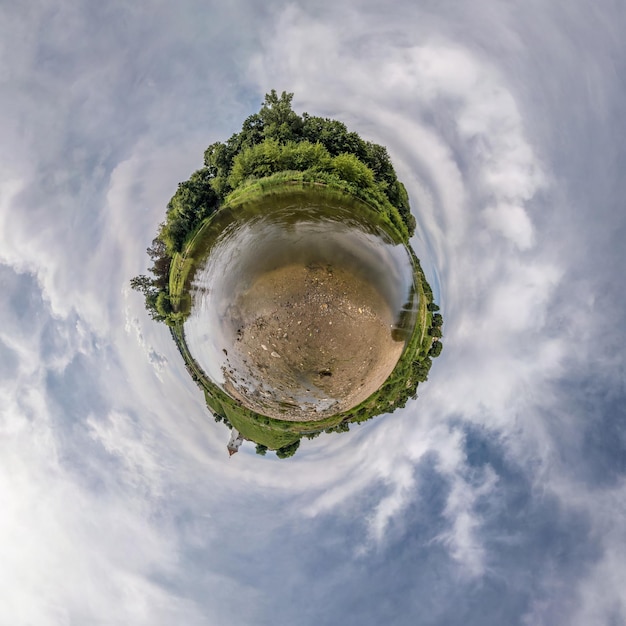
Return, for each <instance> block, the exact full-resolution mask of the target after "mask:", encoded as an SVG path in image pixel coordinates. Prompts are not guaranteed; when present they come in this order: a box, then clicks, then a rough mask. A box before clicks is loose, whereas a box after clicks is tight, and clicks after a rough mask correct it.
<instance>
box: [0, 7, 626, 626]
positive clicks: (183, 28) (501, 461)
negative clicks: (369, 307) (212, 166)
mask: <svg viewBox="0 0 626 626" xmlns="http://www.w3.org/2000/svg"><path fill="white" fill-rule="evenodd" d="M29 6H30V8H29V10H28V11H26V10H25V9H24V8H23V7H21V5H20V6H15V7H12V8H6V7H5V8H4V9H2V10H1V12H2V18H3V19H0V25H1V26H0V28H1V29H2V32H1V34H2V36H1V37H0V41H1V42H2V44H1V45H2V52H1V53H0V70H1V73H0V81H1V83H0V84H1V85H2V86H1V87H0V89H1V90H2V93H4V94H10V95H11V97H10V98H9V97H6V98H0V115H1V116H2V120H3V124H2V125H1V126H0V139H1V140H2V145H3V146H5V150H4V151H3V153H2V154H1V155H0V163H1V165H2V168H1V172H2V173H1V174H0V284H1V285H2V287H3V295H4V298H3V301H2V303H1V304H0V312H1V319H2V328H0V400H1V405H0V406H1V408H0V433H1V434H0V493H1V494H3V495H2V511H3V513H2V515H0V537H2V539H0V555H1V556H2V558H1V559H0V561H1V562H2V565H1V566H0V579H1V580H2V581H3V584H2V585H0V588H1V589H2V591H1V592H0V596H1V597H2V603H3V607H4V608H3V615H4V616H5V619H7V620H8V623H9V622H10V623H11V624H37V625H39V624H42V625H47V624H69V623H74V622H77V623H85V624H88V623H98V622H105V623H112V624H117V623H120V624H122V623H124V624H172V623H179V622H180V623H183V622H184V623H189V624H220V623H232V624H251V623H255V624H269V623H296V624H312V623H316V624H319V623H329V624H332V623H339V622H343V623H355V624H356V623H359V624H381V623H390V624H412V625H413V624H503V623H510V624H533V625H538V624H564V625H565V624H568V625H570V624H574V625H581V626H582V625H587V624H607V625H608V624H616V623H621V622H622V621H625V620H626V595H625V594H624V591H623V584H622V583H621V581H623V579H624V574H625V573H626V572H624V567H623V566H622V563H624V562H626V535H625V533H624V530H623V528H624V524H623V519H624V513H625V512H624V507H623V502H624V501H625V500H624V498H625V475H626V466H625V464H624V461H623V459H624V458H625V455H624V453H625V451H626V438H625V436H624V428H623V417H624V409H623V407H624V395H625V391H624V389H625V386H624V357H623V354H622V352H623V351H622V350H621V346H622V345H623V343H624V339H625V338H624V336H623V335H624V331H623V311H624V296H623V294H622V293H621V292H620V290H619V288H618V287H617V286H618V285H619V284H620V282H619V281H620V278H621V271H622V268H623V266H624V262H625V261H626V258H625V255H624V252H623V251H622V249H623V246H621V239H622V235H623V233H624V226H625V225H624V216H623V210H622V198H623V197H624V195H625V192H626V188H625V186H626V184H625V183H624V182H623V180H622V178H623V177H621V169H623V167H622V166H623V163H624V161H625V159H624V147H623V146H624V145H625V144H624V142H623V141H622V139H623V136H624V129H625V126H624V121H623V120H624V119H626V116H624V113H625V111H624V104H623V103H624V102H625V101H626V99H625V98H624V94H625V93H626V85H625V84H624V79H623V76H626V71H625V70H626V68H625V67H624V66H625V65H626V53H625V51H624V48H623V44H622V43H621V33H622V32H623V28H624V26H626V24H624V16H623V15H621V14H620V13H619V11H618V9H617V8H616V7H615V6H613V5H611V3H609V2H600V4H598V5H594V7H591V6H589V5H588V3H585V2H574V3H570V4H569V5H568V7H567V10H565V8H560V7H552V6H545V4H543V3H538V2H531V3H530V4H528V5H525V6H524V7H512V6H509V5H505V4H501V3H500V4H499V3H493V2H478V3H472V5H471V7H470V6H469V5H468V6H465V5H463V4H462V3H444V4H440V5H436V6H430V5H428V4H427V3H422V2H418V3H408V2H407V3H399V4H397V5H396V6H394V10H393V11H390V10H389V7H388V6H387V5H385V4H384V3H376V2H369V1H365V0H364V1H354V2H350V3H342V4H340V5H337V3H321V4H319V5H317V6H316V7H309V6H307V5H306V4H305V3H290V4H283V3H278V2H276V3H266V4H264V6H263V7H262V8H261V7H257V6H256V5H255V4H254V3H251V2H249V1H246V0H241V1H240V2H237V3H234V4H233V3H229V4H228V6H227V7H226V6H218V5H213V4H211V5H210V6H206V5H203V4H202V3H196V2H184V3H183V4H182V5H180V6H178V5H177V7H173V6H172V7H168V6H166V5H164V4H162V3H156V4H150V3H147V4H142V3H139V4H136V5H134V6H133V8H132V9H131V8H128V7H127V6H126V5H125V4H124V3H119V4H118V3H113V4H111V3H108V4H107V5H106V7H105V6H103V7H100V8H98V7H95V6H92V4H91V3H80V2H79V3H63V2H57V3H53V5H50V4H49V3H39V4H36V3H35V4H32V3H31V4H30V5H29ZM272 88H276V89H278V90H281V89H285V90H288V91H293V92H294V93H295V98H294V107H295V108H296V109H297V110H299V111H301V110H306V111H308V112H309V113H311V114H319V115H326V116H329V117H336V118H339V119H341V120H343V121H345V122H346V123H347V124H348V126H349V127H350V128H353V129H354V130H356V131H357V132H359V133H360V134H361V135H362V136H364V137H366V138H368V139H371V140H373V141H376V142H379V143H382V144H384V145H386V146H387V147H388V149H389V151H390V154H391V156H392V159H393V161H394V164H396V166H397V170H398V172H399V175H400V178H401V179H402V180H403V181H404V182H405V184H406V186H407V189H408V190H409V194H410V197H411V203H412V207H413V211H414V213H415V215H416V218H417V221H418V229H417V234H416V237H415V240H414V246H415V248H416V250H417V251H418V256H420V258H421V259H422V262H423V265H424V267H425V268H426V271H427V274H428V276H429V278H430V279H431V280H432V283H433V285H434V286H435V287H436V291H437V296H438V299H439V301H440V302H441V304H442V308H443V309H444V318H445V322H446V324H445V327H444V334H445V340H444V341H445V349H444V352H443V354H442V356H441V357H440V358H439V359H438V360H437V362H436V363H435V366H434V367H433V370H432V373H431V376H430V380H429V381H428V382H427V383H426V384H424V385H422V386H420V397H419V398H418V400H417V401H415V402H413V403H410V404H409V405H408V406H407V407H406V409H404V410H402V411H399V412H396V413H394V414H393V415H391V416H388V417H386V418H381V419H378V420H374V421H372V422H369V423H367V424H364V425H362V426H359V427H354V428H353V431H352V432H351V433H349V434H347V435H342V436H341V437H339V436H333V435H328V436H322V437H320V438H318V439H316V440H314V441H310V442H308V441H305V442H304V443H303V445H302V447H301V450H300V451H299V452H298V455H297V456H295V457H294V458H293V459H291V460H288V461H279V460H273V459H269V458H265V459H263V458H260V457H257V456H256V455H255V454H254V451H253V449H252V448H250V447H248V446H246V444H244V447H243V450H242V452H241V453H240V454H238V455H237V457H235V458H233V459H230V460H229V459H228V457H227V456H226V454H225V450H224V446H225V442H226V439H227V437H226V433H225V431H224V430H223V429H220V428H219V427H218V425H216V424H214V423H213V422H212V421H211V420H210V419H208V416H207V413H206V411H205V409H204V407H203V398H202V396H201V394H200V393H199V391H198V389H197V388H196V387H195V386H194V385H193V383H192V381H190V380H189V379H188V376H187V374H186V372H185V370H184V367H183V365H182V362H181V359H180V358H179V356H178V354H177V352H176V349H175V347H174V345H173V342H172V341H171V340H170V337H169V334H168V332H167V329H165V328H164V327H159V326H157V325H155V324H153V323H152V322H151V321H150V320H149V319H148V318H147V316H146V314H145V312H144V311H143V308H142V303H141V301H140V297H139V296H138V295H137V294H136V293H133V292H131V291H130V290H129V289H128V280H129V278H130V277H131V276H133V275H135V274H137V273H139V272H141V271H143V269H144V268H145V265H146V259H145V254H144V250H145V247H146V246H147V245H149V243H150V239H151V237H152V235H153V233H154V232H155V230H156V227H157V225H158V224H159V222H160V220H161V219H162V216H163V211H164V207H165V205H166V203H167V201H168V199H169V197H170V196H171V194H172V193H173V191H174V190H175V188H176V184H177V182H178V181H179V180H183V179H185V178H187V177H188V175H189V173H190V172H191V171H192V170H193V169H194V168H197V167H199V166H200V165H201V159H202V152H203V150H204V148H205V147H206V146H207V145H208V144H209V143H211V142H212V141H215V140H217V139H225V138H226V137H227V136H228V135H229V134H230V133H231V132H234V131H235V130H237V128H238V126H239V125H240V123H241V120H242V119H244V118H245V116H247V115H248V114H249V113H251V112H253V111H255V110H256V109H257V108H258V105H259V103H260V101H261V100H262V95H263V93H264V92H265V91H267V90H269V89H272ZM305 592H306V593H305ZM303 595H305V596H306V598H307V602H306V603H305V602H303V600H302V598H303ZM228 599H239V601H237V602H236V603H235V604H236V608H235V610H234V612H233V609H232V607H231V604H229V601H228Z"/></svg>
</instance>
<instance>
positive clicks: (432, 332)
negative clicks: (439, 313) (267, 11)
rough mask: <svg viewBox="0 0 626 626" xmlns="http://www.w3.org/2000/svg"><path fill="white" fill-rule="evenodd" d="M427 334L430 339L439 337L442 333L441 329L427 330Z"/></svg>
mask: <svg viewBox="0 0 626 626" xmlns="http://www.w3.org/2000/svg"><path fill="white" fill-rule="evenodd" d="M428 334H429V335H430V336H431V337H441V336H442V334H443V333H442V332H441V328H429V329H428Z"/></svg>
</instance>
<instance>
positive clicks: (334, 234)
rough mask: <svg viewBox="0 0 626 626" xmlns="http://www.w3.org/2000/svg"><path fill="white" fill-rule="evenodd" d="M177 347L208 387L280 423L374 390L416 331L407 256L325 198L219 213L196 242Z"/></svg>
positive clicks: (295, 198)
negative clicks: (198, 254)
mask: <svg viewBox="0 0 626 626" xmlns="http://www.w3.org/2000/svg"><path fill="white" fill-rule="evenodd" d="M202 249H203V258H202V259H200V260H199V261H198V262H197V268H196V271H195V274H194V276H193V280H192V282H191V289H190V293H191V299H192V300H191V301H192V304H191V313H190V315H189V317H188V319H187V321H186V322H185V336H186V339H187V345H188V347H189V350H190V352H191V354H192V356H193V357H194V358H195V360H196V361H197V363H198V364H199V365H200V366H201V367H202V369H203V370H204V372H205V373H206V374H207V376H208V377H209V378H210V379H211V380H212V381H213V382H215V383H216V384H217V385H219V386H220V387H221V388H222V389H223V390H224V391H226V392H227V393H228V394H229V395H231V396H232V397H234V398H237V399H239V400H240V401H241V402H242V403H243V404H244V405H245V406H247V407H248V408H251V409H253V410H255V411H257V412H259V413H263V414H265V415H269V416H272V417H278V418H283V419H291V420H299V419H302V420H304V419H306V420H310V419H316V418H318V417H319V418H322V417H325V416H327V415H332V414H334V413H338V412H340V411H344V410H347V409H349V408H351V407H353V406H355V405H356V404H358V403H359V402H361V401H362V400H363V399H365V398H366V397H368V396H369V395H370V394H371V393H373V392H374V391H376V389H378V387H380V386H381V385H382V384H383V383H384V381H385V380H386V378H387V377H388V376H389V374H390V373H391V371H392V370H393V367H394V366H395V364H396V362H397V360H398V358H399V357H400V355H401V354H402V350H403V348H404V344H405V340H406V337H407V336H410V332H411V330H412V328H413V325H414V323H415V312H416V309H417V296H416V289H415V285H414V271H413V265H412V262H411V257H410V255H409V253H408V251H407V249H406V248H405V246H404V245H403V244H402V243H400V242H397V241H394V239H393V237H392V236H391V234H390V233H388V232H387V231H386V230H385V229H384V227H383V224H382V223H381V222H380V220H379V219H378V217H377V215H376V214H375V213H374V212H373V211H369V210H367V209H365V208H364V205H363V204H362V203H360V202H357V201H351V200H350V199H348V200H346V197H345V196H344V195H342V196H340V197H338V196H336V195H334V194H329V193H327V192H325V190H323V189H312V190H304V191H302V190H300V191H295V192H290V193H283V194H279V195H277V196H274V197H271V198H267V197H264V198H263V199H262V201H260V202H252V203H247V204H245V205H243V206H239V207H237V208H235V209H232V210H230V209H227V210H224V211H222V212H221V213H220V214H218V216H216V219H214V221H213V223H212V225H211V228H210V229H209V230H208V231H207V233H206V235H205V237H204V240H203V242H202Z"/></svg>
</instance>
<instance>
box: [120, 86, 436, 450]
mask: <svg viewBox="0 0 626 626" xmlns="http://www.w3.org/2000/svg"><path fill="white" fill-rule="evenodd" d="M292 98H293V94H289V93H285V92H283V93H282V94H281V95H280V96H278V95H277V94H276V92H275V91H272V92H271V93H269V94H267V95H266V96H265V101H264V103H263V105H262V107H261V109H260V111H259V112H258V113H256V114H254V115H251V116H250V117H248V118H247V119H246V120H245V121H244V123H243V126H242V129H241V131H240V132H239V133H235V134H234V135H232V136H231V137H230V138H229V139H228V140H227V141H225V142H216V143H213V144H211V145H210V146H209V147H208V148H207V150H206V151H205V153H204V166H203V167H202V168H201V169H199V170H198V171H196V172H194V173H193V174H192V175H191V177H190V178H189V180H187V181H185V182H182V183H179V185H178V189H177V190H176V193H175V194H174V196H173V197H172V198H171V200H170V201H169V203H168V205H167V211H166V217H165V221H164V222H163V223H162V224H161V225H160V227H159V232H158V234H157V236H156V237H155V239H154V240H153V242H152V245H151V246H150V247H149V248H148V250H147V252H148V255H149V257H150V259H151V261H152V265H151V267H150V268H149V273H150V275H140V276H137V277H135V278H133V279H132V280H131V286H132V287H133V288H134V289H136V290H138V291H140V292H141V293H143V295H144V297H145V305H146V309H147V310H148V312H149V313H150V315H151V317H152V318H153V319H154V320H157V321H161V322H164V323H166V324H167V325H168V326H169V327H170V331H171V334H172V337H173V338H174V341H175V342H176V345H177V346H178V349H179V351H180V353H181V355H182V356H183V359H184V361H185V364H186V367H187V370H188V372H189V374H190V375H191V376H192V378H193V379H194V380H195V381H196V383H197V384H198V385H199V386H200V387H201V388H202V389H203V391H204V394H205V399H206V403H207V406H208V407H209V409H210V410H211V412H212V413H213V415H214V416H215V419H216V421H221V422H223V423H224V424H226V425H227V426H228V427H234V428H236V429H237V430H238V431H239V432H240V433H241V434H242V435H243V437H244V438H245V439H248V440H251V441H254V442H255V443H256V444H257V446H256V452H257V454H259V455H265V454H266V452H267V450H268V449H270V450H275V451H276V455H277V456H278V457H279V458H288V457H290V456H293V454H295V452H296V450H297V449H298V446H299V444H300V439H301V438H302V437H303V436H304V437H308V438H314V437H316V436H318V435H319V434H320V433H321V432H345V431H347V430H348V429H349V423H350V422H362V421H365V420H367V419H370V418H372V417H374V416H375V415H379V414H381V413H388V412H393V411H394V410H395V409H396V408H399V407H403V406H405V404H406V402H407V401H408V399H409V398H415V397H416V395H417V387H418V384H419V383H420V382H423V381H425V380H426V379H427V377H428V374H429V371H430V367H431V365H432V360H431V359H432V358H434V357H436V356H438V355H439V354H440V353H441V350H442V344H441V342H440V341H439V340H438V339H439V338H440V337H441V336H442V330H441V327H442V325H443V318H442V316H441V315H440V314H439V313H436V311H438V310H439V307H438V306H437V305H436V304H435V303H434V302H433V294H432V291H431V289H430V286H429V284H428V282H427V281H426V278H425V276H424V273H423V271H422V268H421V266H420V264H419V261H418V259H417V258H416V257H415V255H414V253H413V251H412V250H411V249H410V246H408V241H409V238H410V236H411V235H412V234H413V232H414V230H415V218H414V217H413V216H412V215H411V212H410V207H409V199H408V195H407V193H406V190H405V188H404V185H403V184H402V183H401V182H400V181H399V180H398V178H397V176H396V173H395V171H394V169H393V166H392V164H391V160H390V158H389V155H388V153H387V150H386V148H384V147H383V146H380V145H378V144H375V143H371V142H368V141H365V140H363V139H362V138H361V137H359V135H357V134H356V133H354V132H350V131H348V129H347V128H346V126H345V124H343V123H342V122H339V121H337V120H331V119H328V118H322V117H316V116H311V115H309V114H307V113H303V114H302V115H298V114H296V113H295V112H294V111H293V110H292V108H291V102H292ZM309 186H323V187H324V188H326V189H327V190H329V192H330V191H333V192H336V193H339V194H348V195H350V196H351V197H352V198H354V199H356V200H357V201H359V202H361V203H362V204H363V207H364V210H373V211H375V212H376V214H377V215H378V216H379V218H380V220H381V221H382V223H383V224H384V225H385V228H386V230H387V231H388V232H389V233H390V234H391V235H392V236H393V237H394V239H395V240H397V241H398V242H403V243H404V244H406V245H407V248H408V250H409V252H410V253H411V256H412V260H413V265H414V270H415V276H416V281H415V283H416V289H417V291H418V294H417V296H418V301H419V310H418V312H417V322H416V323H415V324H414V325H413V326H412V328H413V330H412V333H411V336H410V337H408V338H407V342H406V347H405V349H404V351H403V353H402V356H401V357H400V359H399V361H398V363H397V364H396V367H395V369H394V370H393V372H392V373H391V375H390V376H389V377H388V379H387V380H386V381H385V384H384V385H383V386H382V387H381V388H380V389H378V390H377V391H376V392H375V393H374V394H372V395H371V396H370V397H369V398H367V399H366V400H365V401H364V402H362V403H361V404H359V405H358V406H356V407H354V408H352V409H350V410H349V411H346V412H344V413H341V414H337V415H333V416H331V417H328V418H325V419H323V420H318V421H306V422H290V421H285V420H277V419H273V418H270V417H267V416H265V415H261V414H259V413H255V412H254V411H251V410H250V409H248V408H246V407H244V406H242V404H241V403H240V402H238V401H237V400H235V399H233V398H232V397H230V396H229V395H228V394H226V393H225V392H224V391H223V390H222V389H220V388H219V387H218V386H217V385H215V384H214V383H213V382H212V381H211V380H209V379H208V377H207V376H206V375H205V373H204V372H203V370H202V369H201V368H200V366H199V365H198V363H197V362H196V361H195V360H194V359H193V357H192V356H191V354H190V352H189V349H188V347H187V344H186V342H185V336H184V329H183V322H184V320H185V318H186V316H187V315H188V313H189V310H190V306H191V302H190V298H189V282H190V279H191V277H192V276H193V272H194V270H195V267H196V264H197V263H198V262H199V261H200V260H201V259H200V257H201V251H202V241H203V237H204V235H205V233H206V232H207V231H208V230H209V229H210V228H211V225H212V222H213V220H212V217H213V216H215V215H216V213H217V212H218V211H219V210H221V209H223V208H225V207H233V206H236V205H239V204H241V203H244V202H249V201H251V200H253V199H254V198H255V197H260V196H265V195H267V194H273V193H281V192H284V191H285V190H286V189H289V188H290V189H293V188H294V187H296V188H297V187H309ZM400 326H402V324H400ZM394 332H395V331H394ZM398 332H402V329H401V328H400V329H399V330H398Z"/></svg>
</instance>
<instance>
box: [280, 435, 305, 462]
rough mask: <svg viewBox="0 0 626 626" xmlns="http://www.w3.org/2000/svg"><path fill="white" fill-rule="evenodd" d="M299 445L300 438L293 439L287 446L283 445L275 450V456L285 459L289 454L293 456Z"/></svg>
mask: <svg viewBox="0 0 626 626" xmlns="http://www.w3.org/2000/svg"><path fill="white" fill-rule="evenodd" d="M299 447H300V440H299V439H298V440H297V441H294V442H293V443H290V444H289V445H287V446H283V447H282V448H278V450H276V456H277V457H278V458H279V459H287V458H289V457H290V456H293V455H294V454H295V453H296V450H297V449H298V448H299Z"/></svg>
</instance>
